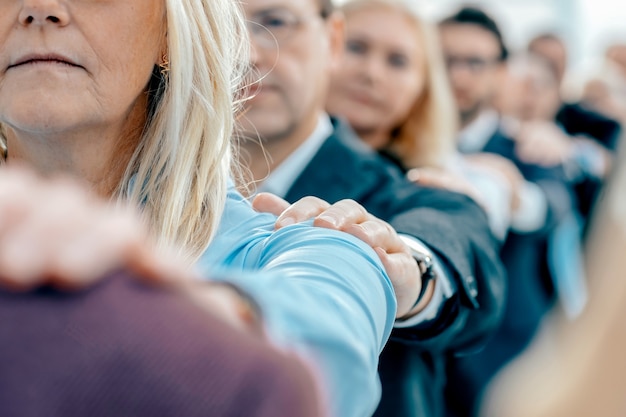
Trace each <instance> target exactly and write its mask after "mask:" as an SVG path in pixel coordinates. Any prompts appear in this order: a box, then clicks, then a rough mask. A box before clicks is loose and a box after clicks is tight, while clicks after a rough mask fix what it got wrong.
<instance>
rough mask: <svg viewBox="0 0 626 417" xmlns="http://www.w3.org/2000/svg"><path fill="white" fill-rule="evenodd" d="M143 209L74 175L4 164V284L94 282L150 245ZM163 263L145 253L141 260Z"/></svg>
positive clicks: (0, 220)
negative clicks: (104, 196)
mask: <svg viewBox="0 0 626 417" xmlns="http://www.w3.org/2000/svg"><path fill="white" fill-rule="evenodd" d="M147 242H148V239H147V233H146V231H145V227H144V226H143V224H142V223H141V221H140V220H139V215H138V214H137V213H136V212H135V210H133V209H131V208H129V207H117V208H116V207H113V206H112V205H111V204H109V203H106V202H103V201H101V200H100V199H98V198H96V197H94V196H92V195H90V194H89V193H88V192H86V191H85V190H84V189H83V188H82V187H80V186H79V185H78V184H76V183H75V182H74V181H70V180H68V179H57V180H54V181H44V180H41V179H38V178H36V177H35V176H34V175H33V174H31V173H28V172H24V171H22V170H15V169H13V168H8V167H7V168H3V169H2V173H1V174H0V275H1V276H0V284H2V285H3V286H5V287H8V288H11V289H14V290H28V289H31V288H33V287H36V286H40V285H43V284H47V283H51V284H54V285H56V286H58V287H62V288H82V287H84V286H88V285H91V284H92V283H93V282H94V281H95V280H97V279H100V278H102V277H103V276H105V275H106V274H107V273H108V272H111V271H113V270H115V269H118V268H120V267H122V266H127V264H129V263H132V262H129V257H131V256H133V255H135V254H137V253H141V250H146V249H139V248H145V247H146V246H147ZM149 262H153V263H155V264H157V263H158V260H155V257H154V256H152V257H150V256H149V255H147V254H144V255H143V258H140V259H139V260H138V261H137V263H138V264H139V265H141V264H148V263H149Z"/></svg>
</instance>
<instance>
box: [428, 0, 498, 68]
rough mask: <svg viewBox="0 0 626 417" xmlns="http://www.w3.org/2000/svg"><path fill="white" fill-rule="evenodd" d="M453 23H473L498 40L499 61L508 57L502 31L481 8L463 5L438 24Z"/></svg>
mask: <svg viewBox="0 0 626 417" xmlns="http://www.w3.org/2000/svg"><path fill="white" fill-rule="evenodd" d="M454 24H462V25H475V26H478V27H480V28H482V29H484V30H486V31H487V32H489V33H491V34H492V35H493V36H494V37H495V38H496V39H497V41H498V45H499V46H500V56H499V57H498V59H499V60H500V61H506V60H507V58H508V57H509V50H508V49H507V47H506V45H505V44H504V39H503V37H502V32H500V29H499V28H498V25H497V24H496V22H495V21H494V20H493V19H492V18H491V17H490V16H489V15H488V14H487V13H485V12H484V11H483V10H481V9H479V8H477V7H469V6H466V7H463V8H461V9H460V10H459V11H458V12H456V13H455V14H453V15H452V16H449V17H447V18H445V19H443V20H442V21H441V23H440V24H439V25H440V26H445V25H454Z"/></svg>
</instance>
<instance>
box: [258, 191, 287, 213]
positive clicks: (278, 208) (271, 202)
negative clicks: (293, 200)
mask: <svg viewBox="0 0 626 417" xmlns="http://www.w3.org/2000/svg"><path fill="white" fill-rule="evenodd" d="M252 207H253V208H254V209H255V210H256V211H258V212H260V213H271V214H273V215H274V216H280V215H281V214H282V213H283V212H284V211H285V210H287V209H288V208H289V203H288V202H287V201H285V200H283V199H282V198H280V197H279V196H277V195H275V194H271V193H259V194H257V196H256V197H254V200H252Z"/></svg>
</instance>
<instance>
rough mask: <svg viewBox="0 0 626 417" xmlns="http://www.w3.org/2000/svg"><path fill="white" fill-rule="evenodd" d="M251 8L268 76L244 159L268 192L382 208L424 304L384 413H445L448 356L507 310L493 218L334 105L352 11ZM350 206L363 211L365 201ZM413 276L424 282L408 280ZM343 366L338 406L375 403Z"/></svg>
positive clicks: (370, 233)
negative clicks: (422, 173)
mask: <svg viewBox="0 0 626 417" xmlns="http://www.w3.org/2000/svg"><path fill="white" fill-rule="evenodd" d="M243 8H244V11H245V13H246V18H247V19H248V28H249V31H250V36H251V41H252V51H251V67H252V68H253V71H254V72H255V73H256V74H257V76H258V77H259V79H260V81H259V82H258V83H254V84H252V86H251V87H250V91H251V98H250V99H249V100H248V101H246V103H245V109H244V112H243V114H242V116H241V118H240V136H241V138H242V141H241V142H242V143H241V145H242V151H241V158H240V159H241V161H242V163H243V165H245V166H247V167H248V169H249V170H250V172H251V174H252V176H253V179H254V180H255V181H257V182H260V183H261V185H260V187H259V190H260V191H269V192H272V193H274V194H277V195H279V196H281V197H284V198H285V199H287V200H288V201H290V202H293V201H295V200H298V199H299V198H301V197H304V196H307V195H313V196H317V197H320V198H322V199H324V200H327V201H329V202H331V203H334V202H337V201H340V200H343V199H353V200H356V201H357V202H358V203H360V204H362V205H363V206H364V207H365V208H366V209H367V210H368V211H369V212H370V213H371V215H370V214H363V215H362V216H361V217H362V219H361V220H360V221H357V226H358V228H360V230H361V232H362V235H363V236H366V237H367V238H368V239H369V242H368V243H370V244H371V245H372V246H375V247H378V249H381V248H382V250H381V251H379V254H380V255H381V256H382V257H383V262H385V259H387V260H388V263H387V264H386V266H387V265H388V264H389V262H390V263H393V259H394V258H393V257H394V256H395V255H396V254H398V253H410V254H412V255H413V256H414V257H415V259H416V261H417V262H412V265H409V266H410V273H411V277H406V276H405V277H400V278H401V279H396V280H394V274H392V273H390V277H391V278H392V281H394V288H395V290H396V295H397V297H398V298H406V297H407V293H408V294H410V296H411V305H412V306H413V308H411V309H409V310H408V311H406V312H404V313H402V314H401V315H400V317H398V320H397V323H396V328H395V330H394V333H393V335H392V337H393V339H394V340H393V341H392V342H390V343H389V345H388V346H387V347H386V348H385V351H384V353H383V356H382V359H381V366H380V367H379V371H380V375H381V378H382V386H383V394H382V396H383V402H382V405H381V407H380V408H379V409H378V412H377V415H385V416H434V417H436V416H439V415H442V411H443V410H442V405H443V400H442V385H443V374H442V373H441V370H442V367H443V361H444V358H445V357H446V355H449V354H452V353H454V352H469V351H473V350H474V349H476V348H477V346H480V345H481V344H482V343H483V341H484V339H485V337H486V336H487V335H488V334H489V333H490V331H491V330H492V329H493V328H494V327H495V325H496V323H497V322H498V320H499V317H500V315H501V312H502V300H503V298H504V291H505V288H504V278H503V275H502V270H501V267H500V264H499V260H498V259H497V249H498V248H497V243H496V240H495V239H494V238H493V237H492V236H491V234H490V232H489V226H488V223H487V218H486V216H485V214H484V212H483V211H482V210H481V209H480V208H479V207H478V206H477V205H476V204H475V203H474V202H473V201H472V200H470V199H469V198H468V197H466V196H462V195H460V194H455V193H452V192H448V191H444V190H434V189H426V188H422V187H419V186H416V185H414V184H413V183H411V182H409V181H408V180H406V179H405V178H404V177H403V176H402V174H401V173H400V172H399V171H398V170H397V169H396V168H395V167H393V166H391V165H390V164H389V163H388V162H386V161H385V160H383V159H381V158H380V157H379V156H378V155H377V154H376V153H375V152H373V151H372V150H371V149H369V148H367V146H366V145H365V144H364V143H363V142H362V141H361V140H359V138H357V137H356V136H355V134H354V133H353V132H352V131H351V130H350V128H349V127H348V126H346V125H345V124H344V123H342V122H340V121H338V120H336V119H334V118H331V117H330V116H329V115H328V114H326V113H325V111H324V103H325V99H326V92H327V88H328V81H329V77H330V71H331V69H332V67H333V66H334V65H337V63H338V58H339V56H340V54H341V53H342V50H343V46H344V45H343V43H344V39H343V29H344V21H343V18H342V16H341V15H340V14H338V13H334V12H333V8H332V3H331V1H330V0H248V1H247V2H245V3H244V5H243ZM340 206H341V207H343V208H344V209H345V210H346V213H345V215H346V217H349V218H353V214H354V213H353V212H352V211H351V210H352V209H353V208H354V206H350V205H341V203H340ZM372 215H373V216H378V217H379V218H380V219H382V220H384V221H386V222H389V224H390V225H391V227H392V228H391V227H389V226H388V225H387V224H385V223H384V222H382V221H380V220H378V219H376V221H372V219H373V216H372ZM359 222H360V223H359ZM381 225H382V226H381ZM394 229H395V230H394ZM396 232H397V233H398V234H400V235H402V237H401V238H400V242H401V243H400V244H399V245H397V246H396V247H390V246H387V245H385V244H384V239H383V237H385V236H389V235H395V234H396ZM381 252H383V253H381ZM384 252H386V253H384ZM388 270H389V268H388ZM395 278H398V277H395ZM402 278H403V279H405V280H408V281H409V282H417V284H415V286H414V288H407V286H406V284H403V283H402V282H400V281H402ZM409 278H417V279H415V280H414V281H413V280H411V279H409ZM419 287H421V288H422V289H423V290H421V291H415V290H416V289H418V288H419ZM418 293H419V294H418ZM355 325H356V324H355ZM333 375H335V376H336V378H335V379H336V380H334V381H332V378H331V381H332V383H333V386H331V387H327V389H328V390H330V392H332V393H334V394H335V397H340V398H331V402H334V403H335V404H334V405H335V406H334V411H335V414H336V415H337V416H342V417H344V416H353V415H363V416H365V415H370V414H371V413H373V412H374V410H375V408H376V404H377V402H378V400H379V396H380V393H379V392H362V391H359V389H358V387H357V386H355V384H354V383H353V381H351V380H350V376H349V375H350V372H349V370H345V369H341V364H339V365H338V369H337V370H336V372H335V373H334V374H333Z"/></svg>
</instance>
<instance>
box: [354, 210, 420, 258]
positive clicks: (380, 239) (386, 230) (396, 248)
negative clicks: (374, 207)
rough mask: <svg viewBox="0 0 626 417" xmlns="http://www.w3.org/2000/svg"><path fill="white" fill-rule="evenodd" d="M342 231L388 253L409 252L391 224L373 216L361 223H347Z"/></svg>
mask: <svg viewBox="0 0 626 417" xmlns="http://www.w3.org/2000/svg"><path fill="white" fill-rule="evenodd" d="M342 231H344V232H346V233H349V234H351V235H352V236H354V237H356V238H358V239H360V240H362V241H363V242H365V243H367V244H368V245H369V246H371V247H372V248H381V249H383V250H385V252H387V253H389V254H391V253H410V252H409V250H408V248H407V247H406V245H405V244H404V242H402V240H400V238H399V237H398V234H397V233H396V231H395V230H394V229H393V228H392V227H391V225H389V223H387V222H384V221H382V220H380V219H378V218H375V217H371V218H370V220H366V221H364V222H363V223H359V224H352V225H349V226H348V227H346V228H345V229H342Z"/></svg>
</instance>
